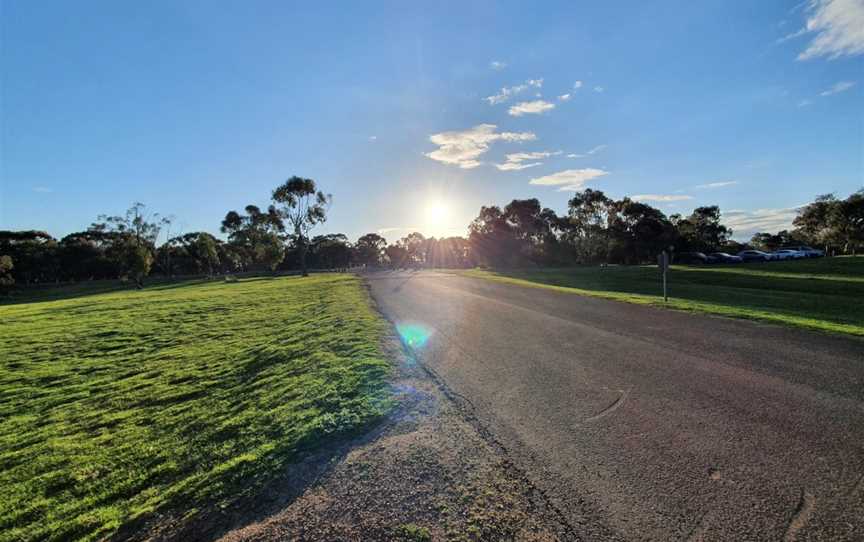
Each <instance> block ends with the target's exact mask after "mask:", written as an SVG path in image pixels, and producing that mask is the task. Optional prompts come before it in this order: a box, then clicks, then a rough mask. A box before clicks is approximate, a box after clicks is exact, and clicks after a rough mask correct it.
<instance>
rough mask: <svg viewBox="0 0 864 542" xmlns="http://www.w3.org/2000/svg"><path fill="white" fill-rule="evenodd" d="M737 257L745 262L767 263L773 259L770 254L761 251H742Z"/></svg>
mask: <svg viewBox="0 0 864 542" xmlns="http://www.w3.org/2000/svg"><path fill="white" fill-rule="evenodd" d="M738 257H739V258H741V259H742V260H744V261H745V262H767V261H769V260H772V259H773V258H771V255H770V254H768V253H767V252H762V251H761V250H742V251H741V252H739V253H738Z"/></svg>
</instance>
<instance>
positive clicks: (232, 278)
mask: <svg viewBox="0 0 864 542" xmlns="http://www.w3.org/2000/svg"><path fill="white" fill-rule="evenodd" d="M225 282H237V277H235V276H234V275H225Z"/></svg>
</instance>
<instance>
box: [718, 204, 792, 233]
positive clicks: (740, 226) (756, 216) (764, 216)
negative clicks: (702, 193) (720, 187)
mask: <svg viewBox="0 0 864 542" xmlns="http://www.w3.org/2000/svg"><path fill="white" fill-rule="evenodd" d="M799 208H800V207H789V208H786V209H756V210H755V211H727V212H725V213H723V223H724V224H726V225H727V226H729V227H730V228H732V231H733V232H734V233H735V236H736V237H739V238H740V237H750V236H752V235H753V234H754V233H758V232H769V233H776V232H778V231H780V230H786V229H789V228H791V227H792V221H793V220H794V219H795V217H796V216H798V209H799Z"/></svg>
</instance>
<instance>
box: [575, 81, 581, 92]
mask: <svg viewBox="0 0 864 542" xmlns="http://www.w3.org/2000/svg"><path fill="white" fill-rule="evenodd" d="M573 88H575V89H576V90H579V89H580V88H582V81H576V82H575V83H573Z"/></svg>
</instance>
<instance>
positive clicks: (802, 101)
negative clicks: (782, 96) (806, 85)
mask: <svg viewBox="0 0 864 542" xmlns="http://www.w3.org/2000/svg"><path fill="white" fill-rule="evenodd" d="M812 103H813V102H811V101H810V100H807V99H804V100H801V101H800V102H798V107H807V106H808V105H810V104H812Z"/></svg>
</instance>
